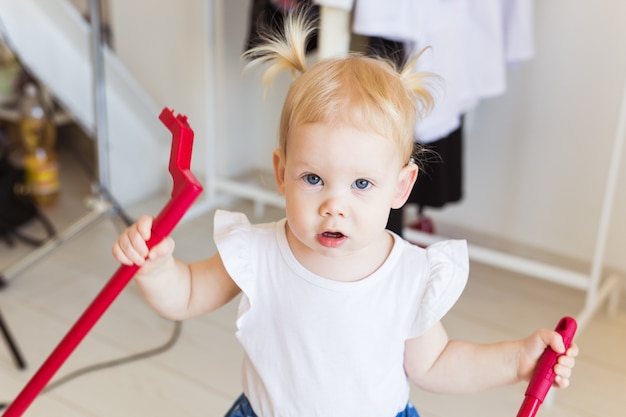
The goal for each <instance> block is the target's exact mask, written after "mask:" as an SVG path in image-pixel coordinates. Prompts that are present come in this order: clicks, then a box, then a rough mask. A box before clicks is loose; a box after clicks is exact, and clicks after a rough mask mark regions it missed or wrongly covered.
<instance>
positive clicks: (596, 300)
mask: <svg viewBox="0 0 626 417" xmlns="http://www.w3.org/2000/svg"><path fill="white" fill-rule="evenodd" d="M220 3H221V2H220V1H215V2H214V3H213V4H214V6H215V7H214V9H213V10H212V11H211V13H212V15H211V16H210V26H211V27H212V28H213V31H214V32H213V33H212V35H211V39H210V41H211V45H210V47H211V48H212V50H213V51H215V53H216V55H217V56H216V59H215V60H214V62H220V59H217V58H219V57H220V54H221V53H222V51H221V45H222V44H223V41H224V35H223V28H222V25H223V23H222V21H223V19H222V13H221V4H220ZM320 13H321V16H322V19H321V28H320V33H321V34H322V36H321V37H320V39H321V40H322V41H323V39H328V40H329V42H330V40H332V39H333V38H336V36H335V37H333V36H332V35H333V34H325V33H324V32H325V30H328V31H329V32H332V31H333V30H334V31H335V32H337V31H338V32H339V34H338V35H337V33H334V35H337V36H339V38H342V36H343V35H345V32H349V27H348V25H349V19H348V18H344V19H343V20H342V19H341V17H340V16H334V17H333V19H332V21H333V23H332V24H333V25H336V26H335V27H333V28H332V30H329V28H328V27H325V26H324V19H323V16H324V15H328V14H332V13H333V10H324V8H322V10H321V11H320ZM318 48H319V49H321V51H320V54H321V55H323V56H325V55H328V54H336V53H337V50H336V49H337V48H336V47H333V46H332V45H326V46H325V45H324V44H323V43H321V44H320V45H318ZM214 68H215V74H214V76H215V77H214V78H213V86H212V91H211V93H212V97H213V99H214V100H215V101H216V102H217V100H219V97H220V90H219V88H220V85H221V84H222V83H220V82H219V76H220V74H219V68H218V65H215V67H214ZM215 107H216V108H218V107H217V106H215ZM220 120H221V118H220V117H216V119H215V122H216V125H215V126H216V127H215V129H216V131H215V135H212V136H213V137H223V135H221V132H222V129H223V127H222V126H220V124H219V123H220V122H219V121H220ZM625 135H626V81H625V84H624V91H623V98H622V103H621V108H620V113H619V118H618V123H617V129H616V132H615V138H614V143H613V149H612V153H611V161H610V163H609V171H608V176H607V182H606V188H605V191H604V198H603V203H602V212H601V215H600V220H599V225H598V232H597V236H596V243H595V250H594V256H593V260H592V265H591V269H590V271H589V272H588V273H580V272H577V271H573V270H570V269H567V268H563V267H559V266H555V265H552V264H549V263H545V262H540V261H535V260H533V259H529V258H525V257H522V256H517V255H513V254H510V253H506V252H502V251H498V250H495V249H491V248H487V247H483V246H479V245H476V244H472V243H471V242H470V243H469V244H468V249H469V256H470V259H471V260H473V261H476V262H480V263H484V264H487V265H491V266H495V267H498V268H502V269H505V270H510V271H514V272H518V273H521V274H524V275H528V276H531V277H536V278H539V279H543V280H546V281H550V282H553V283H557V284H561V285H564V286H567V287H571V288H575V289H578V290H582V291H584V292H585V293H586V298H585V304H584V307H583V308H582V310H581V311H580V313H579V314H578V316H577V317H576V319H577V322H578V326H579V328H580V329H582V328H583V327H584V326H585V325H586V324H587V322H588V321H589V320H590V319H591V317H592V316H593V315H594V314H595V313H596V312H597V310H598V309H599V308H600V307H601V306H602V305H603V303H604V302H605V301H608V310H609V312H610V313H613V312H615V311H616V309H617V304H618V299H619V294H620V284H621V282H620V277H618V275H617V274H615V273H613V274H610V275H609V276H607V277H606V278H604V279H603V277H602V274H603V266H604V260H605V252H606V243H607V237H608V231H609V225H610V218H611V212H612V209H613V203H614V199H615V194H616V189H617V179H618V174H619V169H620V164H621V155H622V153H623V149H624V140H625V138H624V136H625ZM211 140H212V141H213V143H211V142H210V143H209V149H216V144H215V143H214V141H215V139H213V138H212V139H211ZM207 153H209V154H212V153H213V152H207ZM208 158H212V157H211V156H208ZM206 166H207V167H214V166H215V164H214V161H212V160H209V161H207V165H206ZM206 175H207V177H206V184H207V185H208V187H207V196H208V200H209V201H213V202H215V201H217V200H216V196H217V194H218V193H219V192H222V193H225V194H227V195H230V196H234V197H240V198H243V199H247V200H251V201H252V202H254V203H255V207H256V210H257V212H259V211H261V210H262V209H263V207H264V205H270V206H275V207H279V208H282V207H284V200H283V198H282V196H280V195H279V194H278V193H277V192H276V191H273V190H268V189H264V188H261V187H259V186H257V185H253V184H249V183H246V182H242V181H237V180H234V179H229V178H224V177H221V176H219V175H218V174H217V173H216V171H215V170H213V171H211V170H209V171H207V174H206ZM200 209H202V208H200ZM403 233H404V237H405V238H406V239H408V240H410V241H413V242H416V243H420V244H424V245H428V244H431V243H434V242H437V241H439V240H442V239H445V237H443V236H437V235H430V234H425V233H422V232H419V231H416V230H414V229H411V228H405V229H404V230H403Z"/></svg>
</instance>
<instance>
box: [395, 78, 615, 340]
mask: <svg viewBox="0 0 626 417" xmlns="http://www.w3.org/2000/svg"><path fill="white" fill-rule="evenodd" d="M625 140H626V79H625V80H624V85H623V87H622V101H621V105H620V110H619V115H618V122H617V128H616V130H615V137H614V140H613V147H612V150H611V161H610V162H609V170H608V174H607V180H606V188H605V190H604V197H603V201H602V211H601V213H600V219H599V224H598V231H597V235H596V244H595V250H594V255H593V259H592V262H591V268H590V270H589V272H588V273H580V272H576V271H573V270H570V269H567V268H563V267H557V266H554V265H551V264H548V263H545V262H539V261H534V260H531V259H527V258H524V257H521V256H515V255H511V254H507V253H504V252H500V251H496V250H493V249H489V248H486V247H481V246H478V245H473V244H471V243H470V244H468V249H469V255H470V259H472V260H474V261H477V262H481V263H484V264H487V265H491V266H495V267H499V268H503V269H506V270H510V271H514V272H518V273H521V274H525V275H530V276H533V277H536V278H541V279H544V280H547V281H551V282H554V283H557V284H561V285H565V286H568V287H572V288H575V289H578V290H582V291H585V293H586V297H585V304H584V306H583V308H582V310H581V311H580V313H579V314H578V316H577V318H576V319H577V321H578V326H579V328H581V329H582V328H583V327H584V326H585V325H586V324H587V323H588V322H589V320H590V319H591V317H592V316H593V315H594V314H595V313H596V312H597V310H598V309H599V308H600V307H601V306H602V304H603V303H604V302H605V301H606V302H607V303H608V304H607V307H608V312H609V314H614V313H615V312H616V310H617V304H618V301H619V295H620V287H621V285H620V284H621V281H620V277H619V276H618V274H617V273H611V274H609V275H608V276H607V277H606V278H604V279H603V277H602V274H603V266H604V260H605V253H606V243H607V238H608V232H609V225H610V221H611V212H612V210H613V204H614V200H615V194H616V192H617V181H618V175H619V170H620V165H621V159H622V153H623V152H624V141H625ZM404 234H405V237H406V238H407V239H409V240H411V241H415V242H416V243H420V244H425V245H428V244H431V243H434V242H436V241H438V240H441V239H443V238H442V237H441V236H435V235H428V234H425V233H422V232H419V231H416V230H413V229H410V228H409V229H406V230H404Z"/></svg>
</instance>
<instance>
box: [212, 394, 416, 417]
mask: <svg viewBox="0 0 626 417" xmlns="http://www.w3.org/2000/svg"><path fill="white" fill-rule="evenodd" d="M224 417H257V415H256V414H254V411H252V406H250V402H249V401H248V399H247V398H246V396H245V394H241V396H240V397H239V398H238V399H237V401H235V404H233V406H232V407H231V408H230V410H228V412H227V413H226V415H225V416H224ZM396 417H419V414H417V410H416V409H415V407H414V406H413V404H411V402H409V403H408V404H407V405H406V408H405V409H404V411H401V412H400V413H398V415H397V416H396Z"/></svg>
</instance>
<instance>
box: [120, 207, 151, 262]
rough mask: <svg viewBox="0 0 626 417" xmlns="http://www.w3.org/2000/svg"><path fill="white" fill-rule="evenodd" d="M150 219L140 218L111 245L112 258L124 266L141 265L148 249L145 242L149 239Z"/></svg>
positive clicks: (148, 217)
mask: <svg viewBox="0 0 626 417" xmlns="http://www.w3.org/2000/svg"><path fill="white" fill-rule="evenodd" d="M152 220H153V219H152V217H150V216H141V217H140V218H139V219H138V220H137V222H136V223H135V224H133V225H131V226H130V227H128V228H127V229H126V230H125V231H124V232H123V233H122V234H121V235H120V237H119V238H118V239H117V241H116V242H115V244H114V245H113V256H114V257H115V259H117V260H118V261H119V262H120V263H122V264H124V265H133V264H135V265H140V266H141V265H143V264H144V262H145V260H146V257H147V256H148V253H149V249H148V245H147V244H146V241H147V240H149V239H150V235H151V228H152Z"/></svg>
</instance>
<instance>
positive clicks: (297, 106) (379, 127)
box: [244, 9, 433, 163]
mask: <svg viewBox="0 0 626 417" xmlns="http://www.w3.org/2000/svg"><path fill="white" fill-rule="evenodd" d="M305 16H306V13H305V11H304V10H303V9H296V10H295V11H293V12H292V13H290V14H288V15H287V16H286V18H285V27H284V33H282V34H280V33H269V34H267V35H265V36H264V39H263V41H264V42H263V43H262V44H261V45H258V46H257V47H255V48H252V49H250V50H249V51H247V52H246V53H244V57H245V58H248V59H250V62H249V63H248V65H247V66H246V69H247V68H249V67H251V66H255V65H258V64H261V63H268V64H269V66H268V68H267V69H266V70H265V72H264V74H263V83H264V85H265V86H266V87H267V86H268V85H269V84H271V83H272V81H273V80H274V78H275V77H276V75H277V74H278V73H280V72H281V71H283V70H287V69H288V70H291V72H292V75H293V77H294V81H293V82H292V84H291V86H290V88H289V91H288V92H287V97H286V98H285V102H284V104H283V109H282V114H281V119H280V129H279V149H280V150H281V152H283V154H286V149H287V139H288V138H289V133H290V131H291V130H292V129H293V128H294V127H295V126H299V125H302V124H305V123H316V122H328V123H332V122H349V123H350V124H352V125H353V126H355V127H357V128H361V129H363V130H365V129H371V130H373V131H374V132H376V133H377V134H379V135H381V136H383V137H388V138H391V139H392V140H394V141H395V142H396V144H397V145H398V147H399V151H400V155H401V157H402V158H403V160H404V162H405V163H406V162H409V160H410V158H412V157H415V141H414V131H415V123H416V121H417V118H418V117H422V116H424V115H426V114H427V113H428V112H429V111H430V110H431V108H432V106H433V96H432V95H431V93H430V92H429V91H428V89H427V88H426V84H427V83H426V80H427V78H430V77H432V76H433V74H429V73H424V72H415V71H413V66H414V64H415V62H416V60H417V59H418V58H419V56H420V55H421V53H420V54H417V55H416V56H415V57H413V59H411V60H408V61H407V62H406V63H405V64H404V65H403V67H402V68H401V69H400V70H399V71H398V70H397V69H396V68H395V66H394V64H393V63H392V62H390V61H387V60H384V59H382V58H372V57H367V56H365V55H363V54H360V53H350V54H349V55H348V56H347V57H342V58H331V59H326V60H322V61H319V62H317V63H315V64H314V65H312V66H311V67H310V68H307V65H306V59H305V58H306V57H305V53H306V41H307V39H308V37H309V36H310V35H311V34H312V33H313V32H314V31H315V26H316V22H312V21H309V20H307V19H306V18H305ZM297 73H300V74H301V75H300V76H299V77H297V76H296V75H297Z"/></svg>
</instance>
